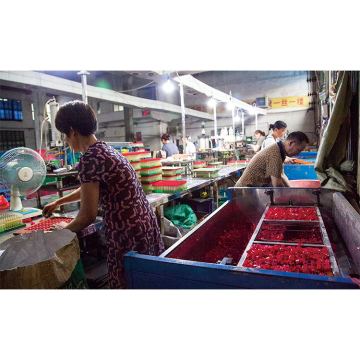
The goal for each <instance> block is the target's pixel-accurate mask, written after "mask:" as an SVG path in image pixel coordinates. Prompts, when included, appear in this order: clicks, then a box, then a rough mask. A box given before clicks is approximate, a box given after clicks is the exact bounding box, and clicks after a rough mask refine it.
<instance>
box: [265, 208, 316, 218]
mask: <svg viewBox="0 0 360 360" xmlns="http://www.w3.org/2000/svg"><path fill="white" fill-rule="evenodd" d="M265 219H266V220H308V221H314V220H319V218H318V215H317V213H316V209H315V208H314V207H281V206H272V207H270V208H269V210H268V211H267V213H266V215H265Z"/></svg>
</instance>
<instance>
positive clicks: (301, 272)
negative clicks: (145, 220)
mask: <svg viewBox="0 0 360 360" xmlns="http://www.w3.org/2000/svg"><path fill="white" fill-rule="evenodd" d="M229 198H230V200H229V201H227V202H226V203H225V204H223V205H222V206H221V207H219V208H218V209H217V210H216V211H215V212H213V213H212V214H211V215H210V216H209V217H208V218H207V219H206V220H205V221H203V222H202V223H201V224H199V225H198V226H197V227H195V228H194V229H193V230H192V231H191V232H189V233H188V234H186V236H184V237H183V238H181V239H180V240H179V241H177V242H176V243H175V244H174V245H173V246H171V247H170V248H169V249H167V250H166V251H165V252H164V253H162V254H161V255H160V256H148V255H142V254H138V253H136V252H129V253H127V254H126V255H125V273H126V278H127V283H128V287H129V288H148V289H149V288H155V289H156V288H158V289H174V288H177V289H189V288H191V289H234V288H244V289H318V288H319V289H320V288H328V289H340V288H358V285H357V283H359V282H358V281H357V280H356V279H357V278H358V274H360V215H359V214H358V213H357V212H356V211H355V210H354V208H353V207H352V206H351V205H350V204H349V202H348V201H347V200H346V199H345V197H344V196H343V195H342V194H341V193H338V192H333V191H330V190H326V189H299V188H232V189H229Z"/></svg>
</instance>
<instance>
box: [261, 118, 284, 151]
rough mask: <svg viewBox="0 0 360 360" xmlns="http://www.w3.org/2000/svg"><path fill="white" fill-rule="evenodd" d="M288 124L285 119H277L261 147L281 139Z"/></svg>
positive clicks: (263, 147)
mask: <svg viewBox="0 0 360 360" xmlns="http://www.w3.org/2000/svg"><path fill="white" fill-rule="evenodd" d="M286 128H287V125H286V123H285V122H283V121H280V120H279V121H275V123H274V124H270V127H269V134H268V136H267V137H266V138H265V140H264V142H263V143H262V144H261V149H265V148H266V147H268V146H270V145H273V144H275V143H277V142H278V141H280V140H281V138H282V137H283V136H284V134H285V131H286Z"/></svg>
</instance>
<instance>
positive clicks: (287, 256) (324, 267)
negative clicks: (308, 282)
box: [243, 244, 333, 276]
mask: <svg viewBox="0 0 360 360" xmlns="http://www.w3.org/2000/svg"><path fill="white" fill-rule="evenodd" d="M243 266H245V267H251V268H258V269H266V270H276V271H287V272H299V273H307V274H317V275H327V276H333V272H332V269H331V263H330V257H329V251H328V249H327V248H326V247H307V248H305V247H301V246H299V245H298V246H287V245H262V244H253V245H252V246H251V248H250V249H249V250H248V253H247V256H246V259H245V261H244V264H243Z"/></svg>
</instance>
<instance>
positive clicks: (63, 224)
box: [50, 221, 69, 230]
mask: <svg viewBox="0 0 360 360" xmlns="http://www.w3.org/2000/svg"><path fill="white" fill-rule="evenodd" d="M67 225H69V224H68V223H67V222H66V221H61V222H59V223H57V224H54V225H53V226H51V228H50V230H62V229H65V228H66V226H67Z"/></svg>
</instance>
